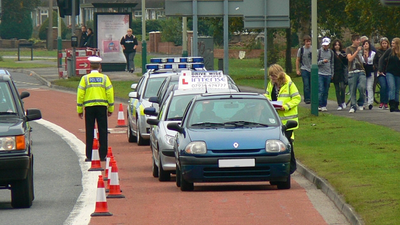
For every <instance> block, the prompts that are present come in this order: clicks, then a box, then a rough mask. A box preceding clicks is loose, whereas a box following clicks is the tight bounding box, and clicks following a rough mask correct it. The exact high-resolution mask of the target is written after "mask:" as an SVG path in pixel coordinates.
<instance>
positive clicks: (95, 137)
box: [93, 123, 99, 140]
mask: <svg viewBox="0 0 400 225" xmlns="http://www.w3.org/2000/svg"><path fill="white" fill-rule="evenodd" d="M93 132H94V133H93V138H94V139H97V140H99V130H98V129H97V125H96V123H94V131H93Z"/></svg>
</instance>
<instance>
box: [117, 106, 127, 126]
mask: <svg viewBox="0 0 400 225" xmlns="http://www.w3.org/2000/svg"><path fill="white" fill-rule="evenodd" d="M117 127H126V124H125V116H124V107H123V106H122V104H121V103H120V104H119V110H118V125H117Z"/></svg>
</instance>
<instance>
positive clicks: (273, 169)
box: [179, 153, 290, 182]
mask: <svg viewBox="0 0 400 225" xmlns="http://www.w3.org/2000/svg"><path fill="white" fill-rule="evenodd" d="M223 159H233V158H225V157H224V158H221V157H194V156H181V157H179V163H180V170H181V173H182V176H183V178H185V180H187V181H189V182H225V181H286V179H287V177H288V176H289V175H290V153H288V154H281V155H276V156H256V157H240V158H237V159H255V165H254V166H248V167H238V166H235V167H224V168H220V167H219V164H218V161H219V160H223Z"/></svg>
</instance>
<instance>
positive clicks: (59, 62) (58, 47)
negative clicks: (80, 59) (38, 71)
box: [57, 13, 62, 68]
mask: <svg viewBox="0 0 400 225" xmlns="http://www.w3.org/2000/svg"><path fill="white" fill-rule="evenodd" d="M57 15H58V16H57V19H58V24H57V28H58V29H57V51H58V56H60V53H61V49H62V39H61V29H62V27H61V17H60V13H57ZM57 63H58V67H59V68H61V65H62V57H58V62H57Z"/></svg>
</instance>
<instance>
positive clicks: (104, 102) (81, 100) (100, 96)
mask: <svg viewBox="0 0 400 225" xmlns="http://www.w3.org/2000/svg"><path fill="white" fill-rule="evenodd" d="M76 102H77V107H76V109H77V111H78V113H83V107H89V106H107V107H108V112H114V89H113V86H112V84H111V81H110V79H109V78H108V76H107V75H104V74H101V73H99V71H97V70H92V72H91V73H89V74H87V75H85V76H83V77H82V78H81V81H80V82H79V86H78V93H77V100H76Z"/></svg>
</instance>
